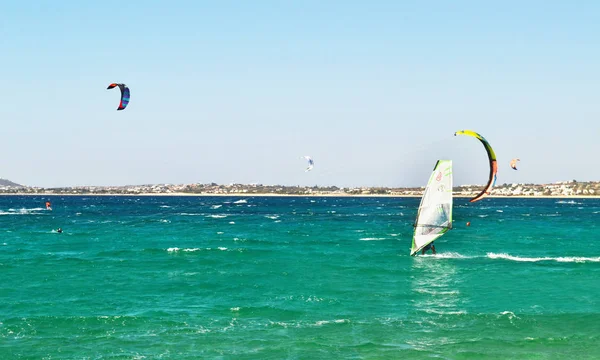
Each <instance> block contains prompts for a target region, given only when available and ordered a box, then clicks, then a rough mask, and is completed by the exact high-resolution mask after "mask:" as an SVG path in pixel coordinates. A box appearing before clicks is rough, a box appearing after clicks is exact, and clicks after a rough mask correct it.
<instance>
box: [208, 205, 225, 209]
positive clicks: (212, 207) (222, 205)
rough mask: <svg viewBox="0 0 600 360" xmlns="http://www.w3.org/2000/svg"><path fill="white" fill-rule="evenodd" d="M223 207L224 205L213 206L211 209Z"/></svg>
mask: <svg viewBox="0 0 600 360" xmlns="http://www.w3.org/2000/svg"><path fill="white" fill-rule="evenodd" d="M221 206H223V205H213V206H211V207H210V208H211V209H218V208H220V207H221Z"/></svg>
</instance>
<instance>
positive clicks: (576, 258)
mask: <svg viewBox="0 0 600 360" xmlns="http://www.w3.org/2000/svg"><path fill="white" fill-rule="evenodd" d="M487 257H488V258H490V259H503V260H511V261H519V262H538V261H555V262H574V263H583V262H600V257H582V256H559V257H549V256H545V257H519V256H512V255H509V254H504V253H503V254H495V253H488V254H487Z"/></svg>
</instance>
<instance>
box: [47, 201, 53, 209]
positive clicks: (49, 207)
mask: <svg viewBox="0 0 600 360" xmlns="http://www.w3.org/2000/svg"><path fill="white" fill-rule="evenodd" d="M46 210H52V206H51V205H50V201H46Z"/></svg>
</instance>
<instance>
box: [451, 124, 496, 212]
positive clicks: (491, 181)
mask: <svg viewBox="0 0 600 360" xmlns="http://www.w3.org/2000/svg"><path fill="white" fill-rule="evenodd" d="M456 135H467V136H472V137H474V138H476V139H477V140H479V141H481V143H482V144H483V147H484V148H485V151H486V152H487V155H488V160H489V162H490V176H489V178H488V182H487V184H486V185H485V188H483V190H481V192H480V193H479V194H477V195H476V196H475V197H474V198H472V199H471V200H469V202H475V201H479V200H481V199H483V197H484V196H486V195H489V194H490V192H491V191H492V187H493V186H494V185H495V184H496V176H497V175H496V174H497V173H498V162H497V161H496V153H495V152H494V149H492V146H491V145H490V144H489V143H488V142H487V140H486V139H485V138H484V137H483V136H481V135H479V134H478V133H476V132H475V131H472V130H460V131H457V132H455V133H454V136H456Z"/></svg>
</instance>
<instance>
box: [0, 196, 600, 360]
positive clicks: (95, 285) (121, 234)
mask: <svg viewBox="0 0 600 360" xmlns="http://www.w3.org/2000/svg"><path fill="white" fill-rule="evenodd" d="M47 199H50V200H51V201H52V205H53V208H54V210H53V211H46V210H45V209H44V202H45V201H46V200H47ZM418 203H419V199H417V198H331V197H327V198H316V197H310V198H302V197H285V198H278V197H247V198H240V197H231V198H228V197H109V196H107V197H90V196H84V197H76V196H73V197H56V196H55V197H34V196H26V197H20V196H0V279H1V281H0V358H1V359H12V358H32V359H33V358H37V359H41V358H47V359H50V358H52V359H81V358H94V359H115V358H116V359H130V358H148V359H150V358H172V359H186V358H187V359H195V358H224V359H230V358H231V359H233V358H235V359H320V358H323V359H325V358H326V359H331V358H344V359H363V358H390V359H392V358H397V359H400V358H402V359H404V358H407V359H420V358H422V359H431V358H441V359H496V358H504V359H562V358H580V359H581V358H589V359H596V358H600V345H599V340H600V339H599V336H600V301H599V300H598V299H599V297H600V281H599V280H598V279H600V244H599V243H598V241H597V240H598V230H599V224H600V221H599V220H600V199H575V200H558V199H486V200H483V201H481V202H478V203H476V204H469V203H468V202H467V200H466V199H460V198H457V199H455V208H454V220H455V229H454V230H452V231H451V232H449V233H448V234H447V235H445V236H444V237H442V238H441V239H439V240H438V241H436V247H437V249H438V255H437V256H435V257H434V256H422V257H416V258H415V257H410V256H409V255H408V254H409V247H410V243H411V236H412V223H413V221H414V217H415V215H416V209H417V206H418ZM467 221H470V222H471V226H470V227H466V226H465V223H466V222H467ZM58 227H61V228H63V229H64V232H63V233H62V234H58V233H56V232H55V231H53V229H56V228H58Z"/></svg>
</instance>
